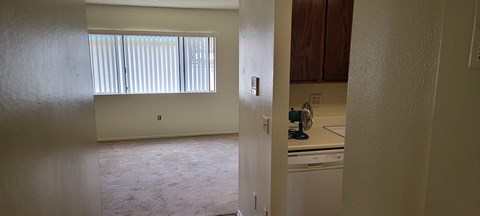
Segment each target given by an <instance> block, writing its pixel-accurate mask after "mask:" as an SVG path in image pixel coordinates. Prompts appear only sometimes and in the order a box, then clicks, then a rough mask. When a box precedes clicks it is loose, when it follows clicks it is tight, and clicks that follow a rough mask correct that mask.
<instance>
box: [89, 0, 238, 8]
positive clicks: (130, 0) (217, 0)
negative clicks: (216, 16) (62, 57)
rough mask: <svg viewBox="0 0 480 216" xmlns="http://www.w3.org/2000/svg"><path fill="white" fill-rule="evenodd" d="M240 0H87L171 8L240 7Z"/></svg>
mask: <svg viewBox="0 0 480 216" xmlns="http://www.w3.org/2000/svg"><path fill="white" fill-rule="evenodd" d="M238 1H239V0H85V2H86V3H88V4H106V5H129V6H147V7H169V8H199V9H231V10H237V9H238Z"/></svg>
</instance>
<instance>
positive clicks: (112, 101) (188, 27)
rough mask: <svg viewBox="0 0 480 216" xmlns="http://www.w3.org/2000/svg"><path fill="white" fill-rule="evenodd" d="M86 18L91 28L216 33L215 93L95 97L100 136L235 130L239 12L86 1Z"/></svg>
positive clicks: (179, 134)
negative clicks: (113, 4) (132, 5)
mask: <svg viewBox="0 0 480 216" xmlns="http://www.w3.org/2000/svg"><path fill="white" fill-rule="evenodd" d="M87 19H88V27H89V28H103V29H130V30H131V29H137V30H164V31H165V30H166V31H168V30H170V31H211V32H215V33H216V36H217V74H216V78H217V92H216V93H213V94H212V93H207V94H148V95H111V96H104V95H102V96H95V112H96V118H97V133H98V138H99V139H100V140H109V139H131V138H153V137H166V136H184V135H196V134H215V133H232V132H238V11H234V10H194V9H165V8H145V7H122V6H100V5H88V6H87ZM158 114H161V115H162V121H158V120H157V115H158Z"/></svg>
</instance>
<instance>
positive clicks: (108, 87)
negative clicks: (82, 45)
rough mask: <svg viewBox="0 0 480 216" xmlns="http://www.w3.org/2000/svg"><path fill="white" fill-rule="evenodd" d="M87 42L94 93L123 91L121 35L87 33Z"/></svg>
mask: <svg viewBox="0 0 480 216" xmlns="http://www.w3.org/2000/svg"><path fill="white" fill-rule="evenodd" d="M89 43H90V62H91V67H92V80H93V87H94V93H95V94H117V93H123V92H124V86H123V76H121V74H122V73H121V72H123V63H122V62H121V59H122V57H121V56H119V55H121V49H122V36H121V35H98V34H95V35H89ZM119 72H120V73H119Z"/></svg>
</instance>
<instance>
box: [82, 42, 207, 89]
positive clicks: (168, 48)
mask: <svg viewBox="0 0 480 216" xmlns="http://www.w3.org/2000/svg"><path fill="white" fill-rule="evenodd" d="M89 40H90V57H91V65H92V77H93V79H92V80H93V84H94V93H95V94H143V93H179V92H214V91H215V82H216V80H215V73H216V71H215V64H216V60H215V38H214V37H171V36H142V35H103V34H90V35H89Z"/></svg>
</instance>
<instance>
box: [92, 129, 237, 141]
mask: <svg viewBox="0 0 480 216" xmlns="http://www.w3.org/2000/svg"><path fill="white" fill-rule="evenodd" d="M236 133H238V131H222V132H207V133H189V134H166V135H152V136H131V137H111V138H98V139H97V141H98V142H111V141H128V140H144V139H160V138H173V137H192V136H208V135H223V134H236Z"/></svg>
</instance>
